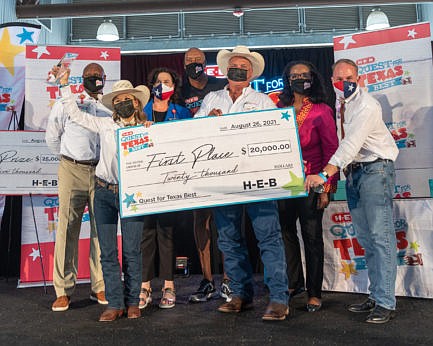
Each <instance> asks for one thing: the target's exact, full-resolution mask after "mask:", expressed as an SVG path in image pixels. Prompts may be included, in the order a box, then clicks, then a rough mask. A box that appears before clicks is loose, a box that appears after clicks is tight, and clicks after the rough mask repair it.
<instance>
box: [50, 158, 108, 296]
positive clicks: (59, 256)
mask: <svg viewBox="0 0 433 346" xmlns="http://www.w3.org/2000/svg"><path fill="white" fill-rule="evenodd" d="M94 193H95V167H91V166H87V165H81V164H75V163H73V162H70V161H67V160H64V159H62V160H61V161H60V165H59V222H58V226H57V232H56V244H55V248H54V272H53V284H54V288H55V290H56V295H57V297H60V296H64V295H67V296H71V295H72V293H73V292H74V289H75V283H76V279H77V269H78V240H79V237H80V228H81V219H82V217H83V212H84V208H85V206H86V204H88V206H89V214H90V256H89V264H90V280H91V287H92V291H93V292H100V291H104V280H103V277H102V267H101V262H100V257H101V251H100V249H99V242H98V234H97V231H96V224H95V217H94V205H93V197H94Z"/></svg>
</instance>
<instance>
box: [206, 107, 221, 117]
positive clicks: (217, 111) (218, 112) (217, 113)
mask: <svg viewBox="0 0 433 346" xmlns="http://www.w3.org/2000/svg"><path fill="white" fill-rule="evenodd" d="M208 115H209V116H217V117H219V116H220V115H223V112H222V110H221V109H217V108H214V109H212V110H211V111H210V112H209V114H208Z"/></svg>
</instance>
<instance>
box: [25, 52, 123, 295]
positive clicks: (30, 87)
mask: <svg viewBox="0 0 433 346" xmlns="http://www.w3.org/2000/svg"><path fill="white" fill-rule="evenodd" d="M66 53H74V54H77V57H76V60H75V61H74V62H73V63H72V64H71V66H70V68H71V76H70V77H69V83H70V84H71V85H72V89H73V90H74V93H76V94H77V98H78V99H79V98H80V95H81V94H82V92H83V91H84V88H83V85H82V72H83V69H84V67H85V66H86V65H87V64H90V63H92V62H95V63H98V64H100V65H101V66H102V67H103V68H104V71H105V74H106V76H107V79H106V84H105V88H104V89H105V90H106V91H111V89H112V85H113V84H114V82H116V81H117V80H119V79H120V48H104V47H78V46H77V47H75V46H42V45H37V46H36V45H32V46H27V47H26V55H25V57H26V64H25V66H26V80H25V92H26V105H25V129H27V130H42V131H43V130H45V128H46V124H47V121H48V116H49V114H50V111H51V108H52V106H53V104H54V102H55V101H56V100H57V99H58V98H59V97H60V94H59V87H58V86H57V85H53V84H50V83H48V81H47V77H48V72H49V71H50V70H51V68H52V67H53V66H54V65H57V64H58V62H59V60H60V59H61V58H62V57H63V56H64V55H65V54H66ZM32 198H33V207H34V213H35V218H36V225H35V223H34V221H33V212H32V208H31V200H30V197H26V196H24V197H23V211H22V239H21V269H20V284H19V286H20V287H24V286H29V285H41V284H42V283H43V280H44V277H43V275H42V266H41V264H40V258H42V262H43V267H44V272H45V279H46V281H47V282H48V283H51V281H52V277H53V276H52V274H53V261H54V244H55V236H56V230H57V217H58V207H59V205H58V197H57V196H56V195H53V196H36V197H32ZM36 229H37V231H38V234H39V242H40V247H41V250H40V252H39V249H38V243H37V237H36ZM119 229H120V228H119ZM89 233H90V224H89V214H88V212H87V208H86V212H85V213H84V215H83V219H82V225H81V233H80V240H79V251H78V253H79V259H78V262H79V264H78V280H79V281H88V280H89V275H90V272H89V246H90V241H89V237H90V234H89ZM119 239H120V238H119ZM119 248H120V247H119Z"/></svg>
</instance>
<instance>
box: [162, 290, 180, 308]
mask: <svg viewBox="0 0 433 346" xmlns="http://www.w3.org/2000/svg"><path fill="white" fill-rule="evenodd" d="M175 303H176V291H175V290H174V289H171V288H169V287H167V288H163V289H162V297H161V302H160V303H159V307H160V308H161V309H171V308H174V306H175Z"/></svg>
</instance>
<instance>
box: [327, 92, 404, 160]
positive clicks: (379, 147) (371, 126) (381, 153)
mask: <svg viewBox="0 0 433 346" xmlns="http://www.w3.org/2000/svg"><path fill="white" fill-rule="evenodd" d="M343 128H344V133H345V137H344V139H343V140H342V141H341V142H340V146H339V147H338V149H337V151H336V152H335V154H334V155H333V156H332V157H331V160H329V163H330V164H331V165H334V166H337V167H340V168H345V167H346V166H347V165H348V164H350V163H351V162H369V161H374V160H376V159H378V158H380V159H389V160H392V161H395V159H396V158H397V155H398V148H397V145H396V144H395V141H394V139H393V137H392V135H391V133H390V132H389V130H388V128H387V127H386V125H385V123H384V122H383V120H382V108H381V107H380V104H379V102H377V100H376V99H375V98H373V97H372V96H371V95H370V94H368V93H367V92H366V91H364V90H363V89H361V88H359V86H358V88H357V90H356V91H355V93H354V94H353V95H351V96H350V97H349V98H347V99H346V100H345V112H344V124H343Z"/></svg>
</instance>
